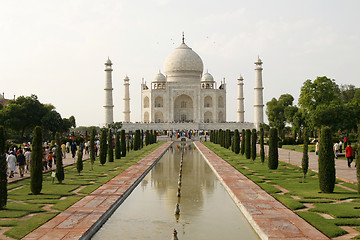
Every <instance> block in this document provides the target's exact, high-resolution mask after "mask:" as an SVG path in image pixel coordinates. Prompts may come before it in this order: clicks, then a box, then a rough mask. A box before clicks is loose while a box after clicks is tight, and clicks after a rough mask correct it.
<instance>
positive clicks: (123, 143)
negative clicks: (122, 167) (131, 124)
mask: <svg viewBox="0 0 360 240" xmlns="http://www.w3.org/2000/svg"><path fill="white" fill-rule="evenodd" d="M120 141H121V156H122V157H126V138H125V130H124V129H123V130H121V140H120Z"/></svg>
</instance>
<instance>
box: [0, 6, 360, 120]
mask: <svg viewBox="0 0 360 240" xmlns="http://www.w3.org/2000/svg"><path fill="white" fill-rule="evenodd" d="M359 10H360V1H358V0H346V1H345V0H342V1H340V0H339V1H335V0H327V1H326V0H317V1H313V0H305V1H304V0H302V1H295V0H293V1H289V0H272V1H269V0H267V1H266V0H264V1H261V0H257V1H241V0H232V1H226V0H225V1H215V0H212V1H209V0H196V1H189V0H182V1H179V0H121V1H120V0H106V1H105V0H104V1H100V0H52V1H48V0H43V1H40V0H33V1H28V0H2V1H1V2H0V34H1V35H0V36H1V37H0V54H1V58H0V92H1V93H2V92H4V93H5V97H6V98H12V97H13V96H14V95H16V96H20V95H25V96H29V95H30V94H35V95H37V96H38V98H39V100H40V101H41V102H42V103H51V104H53V105H54V106H55V107H56V109H57V111H58V112H59V113H60V114H61V116H62V117H70V116H71V115H74V116H75V118H76V121H77V125H82V126H90V125H95V126H102V124H103V122H104V109H103V104H104V90H103V89H104V84H105V72H104V63H105V61H106V59H107V57H108V56H109V57H110V59H111V60H112V62H113V64H114V65H113V68H114V71H113V88H114V91H113V97H114V105H115V108H114V121H123V113H122V111H123V108H124V105H123V100H122V99H123V97H124V88H123V79H124V77H125V75H126V74H127V75H128V76H129V78H130V84H131V85H130V97H131V121H133V122H135V121H140V120H141V117H140V114H141V107H140V99H141V98H140V83H141V78H142V77H144V78H145V80H146V81H147V83H149V82H151V81H152V80H153V78H154V76H155V74H156V73H157V72H158V71H159V69H160V70H161V71H163V63H164V60H165V58H166V57H167V55H168V54H170V53H171V52H172V51H173V49H174V48H176V47H178V45H180V43H181V33H182V32H183V31H184V32H185V38H186V40H185V42H186V43H187V45H188V46H189V47H191V48H192V49H193V50H194V51H195V52H197V53H198V54H199V55H200V57H201V58H202V60H203V62H204V71H206V69H208V70H209V73H211V74H212V75H213V76H214V78H215V80H216V81H217V82H218V83H219V82H220V81H221V79H222V78H223V77H225V78H226V82H227V121H235V120H236V110H237V109H236V108H237V107H236V106H237V105H236V97H237V85H236V84H237V80H236V79H237V78H238V76H239V75H240V74H242V76H243V77H244V83H245V86H244V94H245V120H246V121H249V122H252V121H253V110H252V106H253V87H254V76H255V73H254V61H255V60H256V58H257V55H258V54H259V55H260V58H261V59H262V60H263V62H264V64H263V67H264V71H263V84H264V87H265V90H264V104H266V102H268V101H269V100H271V98H273V97H276V98H278V97H279V96H280V95H281V94H284V93H290V94H292V95H293V96H294V98H295V99H296V100H297V99H298V96H299V93H300V88H301V86H302V84H303V82H304V81H305V80H307V79H312V80H313V79H315V78H316V77H317V76H324V75H325V76H327V77H329V78H332V79H335V80H336V82H337V83H338V84H353V85H355V86H356V87H359V83H360V72H359V70H358V69H357V67H356V66H357V64H356V62H357V61H358V58H359V53H360V27H359V23H360V14H359ZM296 102H297V101H296Z"/></svg>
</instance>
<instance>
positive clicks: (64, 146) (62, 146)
mask: <svg viewBox="0 0 360 240" xmlns="http://www.w3.org/2000/svg"><path fill="white" fill-rule="evenodd" d="M61 152H62V157H63V158H66V145H65V143H63V144H61Z"/></svg>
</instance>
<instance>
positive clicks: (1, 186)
mask: <svg viewBox="0 0 360 240" xmlns="http://www.w3.org/2000/svg"><path fill="white" fill-rule="evenodd" d="M5 141H6V139H5V131H4V127H3V126H0V209H4V207H5V206H6V203H7V176H6V165H7V164H6V158H5V152H6V150H5V149H6V148H5Z"/></svg>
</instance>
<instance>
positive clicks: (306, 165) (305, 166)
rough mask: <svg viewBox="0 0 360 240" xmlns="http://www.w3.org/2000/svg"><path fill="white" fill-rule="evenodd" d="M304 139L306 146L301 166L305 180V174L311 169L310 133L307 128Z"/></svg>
mask: <svg viewBox="0 0 360 240" xmlns="http://www.w3.org/2000/svg"><path fill="white" fill-rule="evenodd" d="M303 139H304V148H303V157H302V161H301V167H302V172H303V182H304V180H305V176H306V174H307V172H308V169H309V154H308V144H309V138H308V133H307V131H306V130H305V131H304V138H303Z"/></svg>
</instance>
